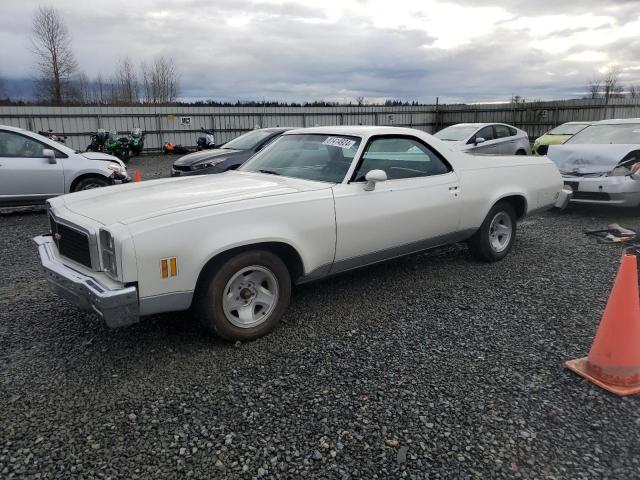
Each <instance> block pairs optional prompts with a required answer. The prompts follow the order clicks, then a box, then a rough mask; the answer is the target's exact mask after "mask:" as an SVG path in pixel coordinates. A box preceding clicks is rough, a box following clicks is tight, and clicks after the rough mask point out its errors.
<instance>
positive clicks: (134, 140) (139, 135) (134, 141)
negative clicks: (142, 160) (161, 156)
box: [129, 127, 144, 155]
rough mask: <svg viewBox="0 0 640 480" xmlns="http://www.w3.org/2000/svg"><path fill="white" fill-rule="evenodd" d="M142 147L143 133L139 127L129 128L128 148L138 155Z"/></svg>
mask: <svg viewBox="0 0 640 480" xmlns="http://www.w3.org/2000/svg"><path fill="white" fill-rule="evenodd" d="M143 148H144V133H143V132H142V129H141V128H139V127H136V128H134V129H133V130H131V135H130V136H129V150H130V151H131V153H133V154H134V155H140V154H141V153H142V149H143Z"/></svg>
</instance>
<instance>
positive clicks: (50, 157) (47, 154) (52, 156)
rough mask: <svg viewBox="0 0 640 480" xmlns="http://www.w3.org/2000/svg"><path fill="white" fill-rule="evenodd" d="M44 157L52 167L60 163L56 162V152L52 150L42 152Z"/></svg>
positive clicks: (46, 149) (47, 149)
mask: <svg viewBox="0 0 640 480" xmlns="http://www.w3.org/2000/svg"><path fill="white" fill-rule="evenodd" d="M42 156H43V157H44V158H46V159H47V160H49V163H50V164H52V165H53V164H54V163H57V162H58V161H57V160H56V152H54V151H53V150H51V149H50V148H45V149H44V150H42Z"/></svg>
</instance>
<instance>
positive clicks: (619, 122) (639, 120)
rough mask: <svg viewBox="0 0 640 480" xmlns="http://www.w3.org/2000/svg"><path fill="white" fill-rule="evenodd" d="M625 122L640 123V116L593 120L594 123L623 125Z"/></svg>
mask: <svg viewBox="0 0 640 480" xmlns="http://www.w3.org/2000/svg"><path fill="white" fill-rule="evenodd" d="M625 123H640V118H612V119H609V120H600V121H599V122H593V123H592V125H622V124H625Z"/></svg>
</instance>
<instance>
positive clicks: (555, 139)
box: [532, 122, 593, 155]
mask: <svg viewBox="0 0 640 480" xmlns="http://www.w3.org/2000/svg"><path fill="white" fill-rule="evenodd" d="M592 123H593V122H567V123H563V124H562V125H558V126H557V127H555V128H553V129H551V130H549V131H548V132H547V133H545V134H544V135H541V136H540V137H538V138H536V140H535V142H533V149H532V152H533V154H534V155H546V154H547V151H548V150H549V146H550V145H560V144H562V143H564V142H566V141H567V140H569V139H570V138H571V137H572V136H574V135H575V134H576V133H578V132H580V131H581V130H584V129H585V128H587V127H588V126H589V125H591V124H592Z"/></svg>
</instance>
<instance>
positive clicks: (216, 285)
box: [193, 250, 291, 341]
mask: <svg viewBox="0 0 640 480" xmlns="http://www.w3.org/2000/svg"><path fill="white" fill-rule="evenodd" d="M253 267H258V268H262V269H264V270H266V271H267V272H268V273H270V274H271V275H272V280H274V281H275V282H276V283H277V286H276V287H275V288H274V287H273V286H271V287H269V286H268V284H267V283H266V281H265V283H262V284H261V286H265V285H267V288H266V289H267V290H268V291H271V292H272V293H273V292H277V293H275V300H274V302H273V304H272V305H273V306H271V307H268V308H266V309H263V310H261V309H262V308H263V307H261V306H260V305H259V303H254V301H255V299H257V297H251V298H248V299H247V300H241V298H240V295H242V292H246V291H248V290H249V289H250V288H253V287H241V286H238V290H241V292H239V293H238V297H236V300H237V301H240V302H242V301H246V302H248V303H247V308H248V309H249V310H250V312H251V315H256V314H257V315H258V316H259V315H265V314H266V317H265V318H264V319H258V320H256V322H259V323H257V324H256V325H255V326H250V325H245V326H244V327H243V326H239V325H238V323H240V322H242V320H241V319H240V318H239V317H240V312H239V309H235V310H233V308H231V309H230V308H229V307H228V306H227V313H225V306H224V305H223V303H224V297H225V296H228V293H230V292H231V291H232V288H231V287H233V291H235V286H236V285H237V283H236V284H233V283H231V282H232V280H233V281H234V282H235V281H237V280H238V279H240V282H241V283H243V285H244V282H250V278H251V274H252V272H253V271H254V270H252V268H253ZM246 269H248V272H247V273H248V275H249V276H247V277H243V274H242V273H241V272H243V270H246ZM234 278H235V280H234ZM244 279H249V280H244ZM230 283H231V285H229V284H230ZM251 294H252V293H251V292H249V293H246V295H247V296H249V295H251ZM290 298H291V276H290V274H289V270H288V269H287V266H286V265H285V264H284V262H283V261H282V259H281V258H280V257H278V256H277V255H275V254H273V253H271V252H268V251H265V250H250V251H246V252H242V253H239V254H237V255H235V256H233V257H231V258H229V259H227V260H225V261H224V262H222V263H217V264H214V265H212V266H211V267H210V268H208V269H207V271H205V272H203V276H202V278H201V280H200V285H199V286H198V291H197V294H196V298H195V300H194V308H193V311H194V314H195V316H196V317H197V318H198V319H199V320H200V321H201V322H202V324H203V325H204V326H205V327H206V328H207V330H209V331H210V332H211V333H214V334H215V335H218V336H219V337H221V338H224V339H225V340H231V341H234V340H242V341H246V340H254V339H256V338H259V337H262V336H263V335H266V334H268V333H269V332H271V331H272V330H273V329H274V328H275V327H276V326H277V325H278V323H279V322H280V319H281V318H282V315H283V314H284V312H285V311H286V309H287V307H288V305H289V299H290ZM232 301H233V300H232ZM225 305H227V304H225ZM229 310H231V311H229ZM234 311H235V312H236V314H235V315H234V313H233V312H234ZM228 315H229V316H228ZM234 321H235V323H234Z"/></svg>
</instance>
